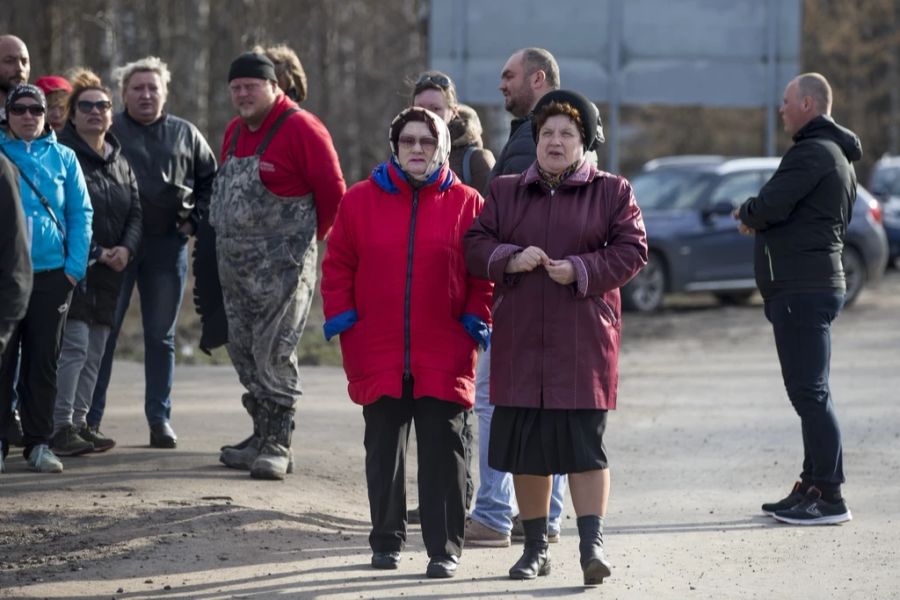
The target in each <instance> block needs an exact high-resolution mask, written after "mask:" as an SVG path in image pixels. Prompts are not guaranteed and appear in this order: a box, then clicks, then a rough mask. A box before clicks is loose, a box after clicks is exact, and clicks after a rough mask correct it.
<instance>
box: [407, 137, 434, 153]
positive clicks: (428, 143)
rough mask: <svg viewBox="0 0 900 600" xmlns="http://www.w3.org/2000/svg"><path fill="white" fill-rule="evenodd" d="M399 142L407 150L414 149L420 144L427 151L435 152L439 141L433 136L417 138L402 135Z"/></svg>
mask: <svg viewBox="0 0 900 600" xmlns="http://www.w3.org/2000/svg"><path fill="white" fill-rule="evenodd" d="M397 143H398V144H400V147H401V148H403V149H405V150H412V149H413V148H415V147H416V144H418V145H419V146H421V147H422V150H424V151H425V152H434V149H435V148H437V145H438V141H437V140H436V139H435V138H433V137H422V138H417V137H413V136H411V135H401V136H400V139H399V140H397Z"/></svg>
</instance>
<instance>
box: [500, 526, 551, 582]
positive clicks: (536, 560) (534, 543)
mask: <svg viewBox="0 0 900 600" xmlns="http://www.w3.org/2000/svg"><path fill="white" fill-rule="evenodd" d="M522 528H523V529H524V530H525V551H524V552H522V557H521V558H520V559H519V560H517V561H516V564H514V565H513V566H512V568H511V569H510V570H509V578H510V579H534V578H535V577H537V576H538V575H549V574H550V553H549V551H548V550H547V549H548V548H549V547H550V544H549V543H548V542H547V517H538V518H537V519H526V520H523V521H522Z"/></svg>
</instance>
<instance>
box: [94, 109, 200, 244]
mask: <svg viewBox="0 0 900 600" xmlns="http://www.w3.org/2000/svg"><path fill="white" fill-rule="evenodd" d="M111 131H112V132H113V134H114V135H115V136H116V137H117V138H119V141H120V142H122V153H123V154H124V155H125V158H127V159H128V162H129V164H130V165H131V168H132V169H133V170H134V174H135V176H136V177H137V182H138V189H139V191H140V195H141V205H142V208H143V212H144V233H145V234H148V235H166V234H169V233H172V232H174V231H175V230H176V229H177V228H178V227H179V226H180V225H181V224H182V223H184V222H185V221H187V220H191V221H192V222H193V224H194V230H195V231H196V229H197V225H198V224H199V222H200V212H201V211H203V212H205V211H208V210H209V201H210V198H211V196H212V185H213V180H214V179H215V177H216V157H215V155H214V154H213V152H212V150H211V149H210V147H209V144H208V143H207V142H206V139H205V138H204V137H203V135H202V134H201V133H200V131H199V130H198V129H197V128H196V127H194V126H193V125H192V124H191V123H189V122H187V121H185V120H184V119H180V118H178V117H175V116H173V115H169V114H163V116H162V117H160V118H159V119H158V120H157V121H154V122H153V123H151V124H150V125H143V124H141V123H139V122H137V121H135V120H134V119H132V118H131V117H130V116H129V115H128V113H127V112H125V111H123V112H121V113H119V114H117V115H116V116H115V118H114V119H113V125H112V130H111Z"/></svg>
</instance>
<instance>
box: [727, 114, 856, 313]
mask: <svg viewBox="0 0 900 600" xmlns="http://www.w3.org/2000/svg"><path fill="white" fill-rule="evenodd" d="M860 158H862V146H861V144H860V142H859V138H858V137H857V136H856V134H855V133H853V132H852V131H850V130H849V129H846V128H844V127H841V126H840V125H838V124H837V123H835V122H834V121H833V120H832V119H831V117H828V116H825V115H822V116H818V117H816V118H815V119H813V120H812V121H810V122H809V123H807V124H806V125H804V126H803V127H802V128H801V129H800V131H798V132H797V133H796V135H794V145H793V146H791V148H790V149H789V150H788V151H787V152H786V153H785V155H784V158H782V159H781V164H780V165H779V166H778V170H777V171H775V174H774V175H772V178H771V179H770V180H769V181H768V183H766V185H764V186H763V188H762V190H760V192H759V196H758V197H756V198H750V199H749V200H748V201H747V202H745V203H744V204H743V205H742V206H741V208H740V219H741V221H742V222H743V223H744V224H745V225H747V226H748V227H752V228H753V229H755V230H756V241H755V257H754V264H755V271H756V284H757V286H759V291H760V292H761V293H762V295H763V298H771V297H773V296H775V295H777V294H779V293H784V292H796V291H812V290H822V291H826V290H839V291H844V289H845V288H846V284H845V281H844V269H843V266H842V265H841V252H842V250H843V248H844V237H845V236H846V234H847V225H848V224H849V223H850V217H851V215H852V214H853V203H854V202H855V201H856V173H855V172H854V170H853V165H852V164H851V162H853V161H857V160H859V159H860Z"/></svg>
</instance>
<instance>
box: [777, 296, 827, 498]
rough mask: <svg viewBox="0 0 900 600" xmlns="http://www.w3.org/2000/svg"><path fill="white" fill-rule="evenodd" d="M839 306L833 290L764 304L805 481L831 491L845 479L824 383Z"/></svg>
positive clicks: (825, 382)
mask: <svg viewBox="0 0 900 600" xmlns="http://www.w3.org/2000/svg"><path fill="white" fill-rule="evenodd" d="M843 304H844V295H843V294H841V293H836V292H805V293H787V294H780V295H778V296H775V297H773V298H769V299H767V300H766V302H765V313H766V318H767V319H768V320H769V321H770V322H771V323H772V329H773V331H774V332H775V347H776V348H777V350H778V360H779V362H780V363H781V375H782V377H783V378H784V387H785V389H786V390H787V393H788V397H789V398H790V400H791V404H793V405H794V410H795V411H797V414H798V415H799V416H800V427H801V430H802V432H803V471H802V472H801V474H800V477H801V479H802V480H803V481H805V482H812V483H813V484H814V485H816V486H817V487H820V488H824V489H834V488H837V487H839V486H840V484H842V483H843V482H844V468H843V456H842V450H841V430H840V426H839V425H838V421H837V416H836V415H835V412H834V403H833V402H832V399H831V391H830V389H829V387H828V376H829V371H830V364H831V322H832V321H833V320H834V319H835V317H837V315H838V313H839V312H840V311H841V307H842V306H843Z"/></svg>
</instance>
